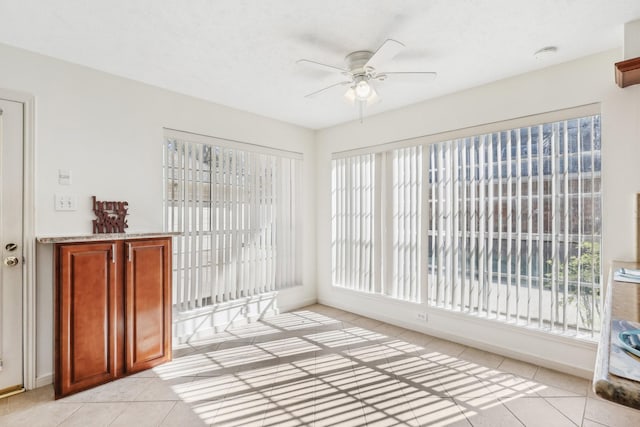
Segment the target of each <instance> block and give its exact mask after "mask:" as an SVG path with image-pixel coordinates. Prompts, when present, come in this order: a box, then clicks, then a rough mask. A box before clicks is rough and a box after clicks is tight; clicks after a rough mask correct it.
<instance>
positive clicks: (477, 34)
mask: <svg viewBox="0 0 640 427" xmlns="http://www.w3.org/2000/svg"><path fill="white" fill-rule="evenodd" d="M638 18H640V1H638V0H615V1H614V0H428V1H427V0H405V1H400V0H396V1H394V0H324V1H318V0H253V1H249V0H110V1H90V0H56V1H47V0H0V42H2V43H6V44H8V45H13V46H17V47H21V48H24V49H28V50H31V51H35V52H38V53H42V54H45V55H50V56H53V57H56V58H60V59H64V60H67V61H70V62H74V63H77V64H82V65H85V66H88V67H92V68H95V69H98V70H103V71H106V72H109V73H112V74H116V75H119V76H124V77H128V78H131V79H134V80H138V81H141V82H145V83H149V84H152V85H156V86H159V87H163V88H167V89H171V90H174V91H176V92H180V93H185V94H188V95H192V96H195V97H198V98H203V99H206V100H210V101H213V102H216V103H219V104H223V105H227V106H230V107H234V108H237V109H240V110H245V111H250V112H253V113H257V114H261V115H264V116H267V117H272V118H274V119H278V120H282V121H285V122H290V123H294V124H298V125H301V126H305V127H309V128H313V129H319V128H324V127H328V126H331V125H334V124H338V123H341V122H346V121H350V120H355V119H357V116H358V113H357V111H356V108H355V107H353V106H351V105H349V104H347V103H346V102H344V101H343V99H342V96H341V94H340V93H339V92H338V93H336V92H330V93H327V94H326V95H325V96H321V97H316V98H313V99H306V98H304V95H305V94H307V93H310V92H313V91H314V90H317V89H320V88H322V87H324V86H326V85H329V84H331V83H334V82H336V81H339V80H341V79H340V78H339V76H335V75H332V74H330V73H325V72H321V71H317V70H309V69H305V68H304V67H301V66H299V65H296V60H298V59H300V58H307V59H313V60H317V61H321V62H325V63H329V64H335V65H338V66H343V65H344V64H343V59H344V56H345V55H346V54H348V53H349V52H352V51H355V50H375V49H376V48H377V47H378V46H379V45H380V44H381V43H382V42H383V41H384V40H385V39H387V38H393V39H396V40H399V41H401V42H403V43H404V44H405V45H406V49H405V50H404V51H403V52H402V53H401V54H400V55H399V56H398V57H397V58H396V59H395V60H394V61H393V62H392V63H391V64H390V65H389V67H387V68H389V69H391V68H393V69H395V70H408V69H414V70H428V71H437V72H438V78H437V79H436V80H435V81H433V82H428V83H418V84H416V83H413V84H409V83H400V82H394V81H392V79H389V80H387V81H385V82H383V83H382V84H381V85H380V87H379V92H380V95H381V98H382V101H381V102H380V103H378V104H376V105H374V106H372V107H370V108H369V109H368V110H367V112H366V114H367V115H371V114H376V113H379V112H382V111H386V110H390V109H395V108H399V107H402V106H405V105H409V104H413V103H416V102H419V101H422V100H425V99H429V98H433V97H435V96H440V95H443V94H446V93H451V92H455V91H458V90H461V89H464V88H468V87H473V86H477V85H479V84H483V83H487V82H490V81H494V80H498V79H502V78H505V77H508V76H512V75H516V74H520V73H524V72H527V71H530V70H534V69H537V68H542V67H546V66H549V65H552V64H555V63H560V62H564V61H568V60H571V59H573V58H577V57H580V56H584V55H588V54H591V53H596V52H600V51H603V50H606V49H610V48H614V47H620V46H621V45H622V39H623V36H622V34H623V24H624V23H625V22H629V21H632V20H635V19H638ZM548 45H555V46H557V47H558V54H557V55H555V56H554V57H552V58H548V59H546V60H536V59H535V58H534V57H533V53H534V52H535V51H536V50H538V49H540V48H542V47H544V46H548ZM336 78H337V80H336ZM612 78H613V71H612Z"/></svg>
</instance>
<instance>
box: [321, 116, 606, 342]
mask: <svg viewBox="0 0 640 427" xmlns="http://www.w3.org/2000/svg"><path fill="white" fill-rule="evenodd" d="M494 127H495V126H494ZM467 133H469V132H468V131H467ZM470 133H473V132H470ZM427 140H428V141H427ZM407 145H409V144H408V143H405V145H404V146H403V147H400V148H393V149H386V150H385V149H381V148H379V147H378V148H374V149H372V150H371V151H372V152H371V153H368V154H362V153H361V152H360V153H359V154H357V155H349V154H348V153H343V154H336V155H335V157H334V160H333V163H332V166H333V273H334V285H336V286H342V287H346V288H350V289H354V290H358V291H362V292H369V293H377V294H381V295H385V296H390V297H393V298H398V299H401V300H406V301H412V302H426V303H427V304H429V305H430V306H432V307H439V308H443V309H447V310H453V311H458V312H463V313H467V314H472V315H476V316H483V317H488V318H493V319H497V320H500V321H504V322H510V323H515V324H519V325H526V326H532V327H536V328H540V329H545V330H553V331H560V332H564V333H572V334H581V335H584V334H587V335H594V334H595V333H597V332H598V330H599V325H600V289H601V273H600V240H601V234H600V229H601V209H602V208H601V193H600V191H601V176H600V170H601V164H600V161H601V157H600V116H599V115H591V116H585V117H580V118H571V119H568V120H561V121H552V122H547V123H543V124H539V125H533V126H522V127H515V128H512V129H508V130H501V131H495V132H486V133H478V134H477V135H471V136H465V137H462V138H453V139H450V140H443V139H441V140H440V141H438V140H437V139H435V138H433V137H430V138H425V139H424V140H423V141H422V143H415V144H414V145H413V146H407ZM362 171H364V174H362Z"/></svg>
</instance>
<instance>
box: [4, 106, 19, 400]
mask: <svg viewBox="0 0 640 427" xmlns="http://www.w3.org/2000/svg"><path fill="white" fill-rule="evenodd" d="M22 151H23V104H22V103H20V102H14V101H8V100H4V99H0V254H1V258H0V262H1V263H0V395H1V394H5V393H10V392H12V391H16V390H20V389H21V388H22V385H23V378H22V376H23V368H22V364H23V357H22V336H23V333H22V323H23V322H22V243H23V242H22Z"/></svg>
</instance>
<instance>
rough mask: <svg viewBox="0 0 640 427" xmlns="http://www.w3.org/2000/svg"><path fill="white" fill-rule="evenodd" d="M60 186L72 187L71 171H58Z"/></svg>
mask: <svg viewBox="0 0 640 427" xmlns="http://www.w3.org/2000/svg"><path fill="white" fill-rule="evenodd" d="M58 184H60V185H71V171H70V170H69V169H58Z"/></svg>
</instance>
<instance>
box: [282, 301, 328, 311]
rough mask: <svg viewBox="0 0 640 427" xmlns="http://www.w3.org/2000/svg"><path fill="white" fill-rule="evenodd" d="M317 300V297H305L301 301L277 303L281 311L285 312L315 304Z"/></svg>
mask: <svg viewBox="0 0 640 427" xmlns="http://www.w3.org/2000/svg"><path fill="white" fill-rule="evenodd" d="M317 303H318V300H317V298H307V299H305V300H302V301H296V302H295V303H293V304H280V303H278V306H279V309H280V312H281V313H286V312H287V311H293V310H298V309H300V308H303V307H306V306H309V305H313V304H317Z"/></svg>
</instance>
